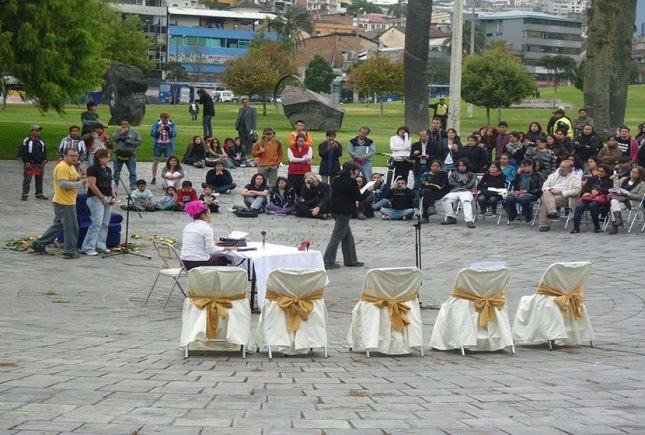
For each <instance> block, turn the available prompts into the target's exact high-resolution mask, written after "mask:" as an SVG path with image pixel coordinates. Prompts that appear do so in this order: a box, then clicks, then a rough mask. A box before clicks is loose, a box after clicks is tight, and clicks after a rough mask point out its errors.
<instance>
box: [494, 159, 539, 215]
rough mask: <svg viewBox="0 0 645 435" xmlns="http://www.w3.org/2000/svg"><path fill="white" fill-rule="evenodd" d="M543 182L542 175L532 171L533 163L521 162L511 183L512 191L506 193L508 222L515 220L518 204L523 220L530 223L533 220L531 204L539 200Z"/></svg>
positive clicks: (505, 204)
mask: <svg viewBox="0 0 645 435" xmlns="http://www.w3.org/2000/svg"><path fill="white" fill-rule="evenodd" d="M543 180H544V179H543V178H542V175H541V174H540V173H539V172H538V171H535V170H534V162H532V161H531V160H528V159H525V160H522V162H521V163H520V168H519V170H518V173H517V176H516V177H515V181H514V182H513V190H511V191H510V192H509V193H508V196H507V197H506V201H505V203H504V207H505V208H506V214H507V215H508V221H509V222H513V221H514V220H515V219H516V218H517V204H518V203H519V204H520V207H521V209H522V216H524V220H525V221H526V222H531V220H532V219H533V214H532V213H533V212H532V208H531V204H533V203H534V202H535V201H537V200H538V199H540V196H541V195H542V183H543Z"/></svg>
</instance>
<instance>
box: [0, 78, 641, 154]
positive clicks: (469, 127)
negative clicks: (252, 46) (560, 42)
mask: <svg viewBox="0 0 645 435" xmlns="http://www.w3.org/2000/svg"><path fill="white" fill-rule="evenodd" d="M541 92H542V98H543V99H545V100H547V101H549V100H550V99H552V98H553V91H552V89H551V88H547V89H542V90H541ZM557 97H558V99H559V100H560V101H562V102H563V103H569V104H572V105H573V106H574V107H575V108H579V107H581V106H582V102H583V96H582V93H581V92H580V91H578V90H577V89H575V88H574V87H572V86H568V87H561V88H558V92H557ZM343 107H344V108H345V111H346V112H345V118H344V120H343V128H342V129H341V130H340V131H339V132H338V139H339V140H340V141H341V142H342V143H343V144H346V143H347V141H348V140H349V139H351V138H352V137H354V136H355V135H356V133H357V131H358V129H359V128H360V127H361V126H362V125H367V126H369V127H370V128H371V129H372V134H371V137H372V138H373V139H374V140H375V141H376V144H377V148H378V151H380V152H387V151H389V138H390V136H392V135H394V134H395V133H396V129H397V127H399V126H400V125H402V124H403V103H402V102H393V103H386V104H385V111H384V114H383V117H380V115H379V106H378V104H370V105H369V106H365V105H364V104H347V105H344V106H343ZM238 108H239V105H238V104H218V105H217V106H216V109H215V110H216V116H215V118H214V120H213V131H214V136H215V137H217V138H218V139H220V140H221V141H223V139H224V138H225V137H227V136H231V137H235V136H236V132H235V129H234V126H235V119H236V116H237V111H238ZM256 108H257V109H258V118H259V119H258V124H259V125H258V127H259V129H262V128H264V127H268V126H270V127H273V128H274V129H275V130H276V132H277V137H278V138H279V139H281V140H283V143H284V142H285V140H286V136H287V134H288V132H289V131H291V126H290V124H289V122H288V121H287V119H286V117H284V116H283V115H281V114H279V113H278V112H277V111H276V110H275V108H274V107H273V106H272V105H268V106H267V116H266V117H263V116H262V114H261V112H262V107H261V105H256ZM83 111H85V107H78V106H68V107H67V110H66V113H65V114H64V115H62V116H60V115H58V114H56V113H46V114H41V113H39V112H38V110H36V109H35V108H34V107H32V106H29V105H8V106H7V108H6V109H5V110H0V159H14V158H15V157H16V152H17V149H18V146H19V144H20V141H21V140H22V139H23V138H24V137H26V136H27V135H29V126H30V125H31V124H39V125H41V126H42V127H43V132H42V137H43V139H44V140H45V143H46V144H47V146H48V149H49V155H50V159H54V156H55V151H56V149H57V148H58V145H59V143H60V140H61V139H62V138H63V137H64V136H65V135H67V129H68V128H69V126H70V125H73V124H80V114H81V112H83ZM98 111H99V114H100V115H101V119H102V120H103V121H104V122H107V121H108V120H109V119H110V113H109V109H108V107H107V106H106V105H100V106H99V110H98ZM552 111H553V110H552V109H504V110H503V111H502V119H504V120H505V121H507V122H508V123H509V126H510V131H512V130H520V131H526V129H527V127H528V125H529V123H530V122H531V121H534V120H536V121H538V122H540V123H541V124H542V125H543V126H546V123H547V121H548V119H549V117H550V116H551V112H552ZM161 112H168V113H170V116H171V118H172V119H173V120H174V121H175V122H176V123H177V125H178V137H177V154H179V155H180V156H181V155H182V154H183V152H184V150H185V146H186V145H187V144H188V143H190V142H191V140H192V137H193V136H194V135H198V134H201V133H202V127H201V115H200V117H199V119H198V120H197V121H192V120H191V119H190V115H189V114H188V107H187V106H186V105H178V106H169V105H148V106H147V110H146V116H145V119H144V121H143V123H142V125H141V126H138V127H134V129H135V130H136V131H138V132H139V133H140V134H141V136H142V137H143V140H144V142H143V145H142V146H141V148H140V150H139V151H138V152H137V158H138V159H139V160H142V161H145V160H151V159H152V138H151V137H150V135H149V131H150V126H151V125H152V123H153V122H154V121H155V120H156V119H157V118H158V116H159V114H160V113H161ZM644 113H645V86H638V85H634V86H630V88H629V97H628V104H627V115H626V122H627V124H628V125H629V126H630V127H631V128H632V132H635V131H636V127H637V125H638V124H640V123H641V122H644V121H645V116H644V115H643V114H644ZM569 115H570V116H571V117H572V118H573V117H575V116H577V113H576V111H575V110H572V111H569ZM591 116H592V117H593V113H592V114H591ZM461 123H462V125H461V130H462V132H461V135H462V136H465V135H467V134H468V133H470V132H472V131H475V130H478V129H479V128H480V127H481V126H484V125H485V124H486V110H485V109H483V108H479V107H476V108H475V110H474V116H473V118H467V117H466V105H465V104H462V121H461ZM491 123H493V124H497V111H496V110H493V111H491ZM115 130H116V126H110V127H109V128H108V132H110V133H112V132H114V131H115ZM311 133H312V135H313V137H314V142H315V143H319V142H321V141H322V140H324V136H325V133H324V132H323V131H314V132H311ZM413 138H416V134H413ZM314 155H317V153H315V154H314ZM285 157H286V153H285ZM316 160H317V159H316ZM314 162H316V161H314ZM374 163H375V165H377V166H383V165H384V164H385V158H384V157H378V156H377V158H376V159H375V161H374Z"/></svg>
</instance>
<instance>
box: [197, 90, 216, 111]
mask: <svg viewBox="0 0 645 435" xmlns="http://www.w3.org/2000/svg"><path fill="white" fill-rule="evenodd" d="M197 102H198V103H199V104H201V105H202V106H204V110H203V111H202V116H215V104H213V97H211V96H210V95H208V94H207V93H206V92H204V93H203V94H201V95H200V96H199V100H197Z"/></svg>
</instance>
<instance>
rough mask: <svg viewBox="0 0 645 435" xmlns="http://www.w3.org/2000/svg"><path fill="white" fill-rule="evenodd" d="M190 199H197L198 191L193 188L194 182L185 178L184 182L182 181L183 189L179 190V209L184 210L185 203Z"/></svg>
mask: <svg viewBox="0 0 645 435" xmlns="http://www.w3.org/2000/svg"><path fill="white" fill-rule="evenodd" d="M190 201H197V191H195V189H193V183H191V182H190V181H188V180H185V181H184V182H183V183H181V189H179V191H177V205H178V206H179V209H178V210H183V209H184V207H185V205H186V204H188V203H189V202H190Z"/></svg>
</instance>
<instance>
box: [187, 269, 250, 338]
mask: <svg viewBox="0 0 645 435" xmlns="http://www.w3.org/2000/svg"><path fill="white" fill-rule="evenodd" d="M247 287H248V279H247V273H246V271H245V270H244V269H240V268H239V267H223V266H218V267H214V266H202V267H196V268H194V269H191V270H190V271H189V272H188V294H194V295H196V296H210V297H226V296H233V295H239V294H241V293H247ZM231 303H232V305H233V306H232V307H231V308H228V309H227V310H226V311H227V313H228V316H227V318H226V319H224V318H221V317H220V318H219V319H218V322H217V331H216V337H217V340H226V342H225V343H222V342H215V341H209V340H208V339H207V337H206V310H205V309H201V308H197V307H196V306H195V305H193V302H192V301H191V299H190V298H186V299H184V311H183V314H182V319H181V320H182V321H181V340H180V345H181V346H186V345H190V349H191V350H193V349H194V350H239V349H240V345H245V346H249V344H251V343H252V342H251V308H250V304H249V299H248V293H247V297H246V298H245V299H240V300H236V301H231Z"/></svg>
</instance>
